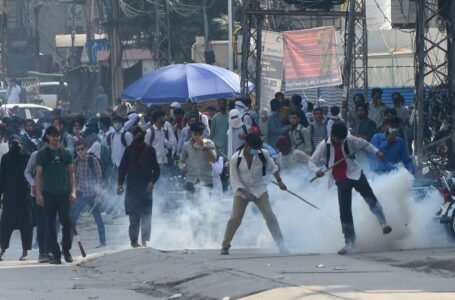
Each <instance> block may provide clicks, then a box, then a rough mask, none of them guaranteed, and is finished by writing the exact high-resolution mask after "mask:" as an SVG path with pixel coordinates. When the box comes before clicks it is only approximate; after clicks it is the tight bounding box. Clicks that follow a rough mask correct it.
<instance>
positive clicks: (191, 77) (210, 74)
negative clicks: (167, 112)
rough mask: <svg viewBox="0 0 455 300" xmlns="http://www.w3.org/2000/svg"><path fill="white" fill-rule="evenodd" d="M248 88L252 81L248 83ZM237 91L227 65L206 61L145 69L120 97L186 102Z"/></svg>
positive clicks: (236, 78)
mask: <svg viewBox="0 0 455 300" xmlns="http://www.w3.org/2000/svg"><path fill="white" fill-rule="evenodd" d="M249 89H250V90H251V89H252V84H251V83H250V84H249ZM238 95H240V77H239V76H238V75H237V74H235V73H234V72H231V71H229V70H227V69H224V68H221V67H216V66H212V65H207V64H176V65H170V66H167V67H163V68H161V69H159V70H157V71H154V72H152V73H148V74H146V75H144V76H143V77H141V78H140V79H138V80H136V81H135V82H134V83H132V84H131V85H130V86H129V87H127V88H126V89H125V90H124V91H123V93H122V98H123V99H131V100H134V99H141V100H142V101H143V102H144V103H171V102H174V101H178V102H181V103H183V102H186V101H187V100H188V99H192V100H197V101H202V100H210V99H217V98H229V97H235V96H238Z"/></svg>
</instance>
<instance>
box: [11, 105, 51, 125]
mask: <svg viewBox="0 0 455 300" xmlns="http://www.w3.org/2000/svg"><path fill="white" fill-rule="evenodd" d="M6 108H8V110H9V111H10V112H14V114H15V115H17V116H19V117H21V118H22V119H33V120H34V121H35V122H37V121H38V120H39V119H40V118H42V117H44V116H46V115H47V114H49V113H50V112H51V111H52V109H51V108H49V107H46V106H43V105H37V104H31V103H20V104H6Z"/></svg>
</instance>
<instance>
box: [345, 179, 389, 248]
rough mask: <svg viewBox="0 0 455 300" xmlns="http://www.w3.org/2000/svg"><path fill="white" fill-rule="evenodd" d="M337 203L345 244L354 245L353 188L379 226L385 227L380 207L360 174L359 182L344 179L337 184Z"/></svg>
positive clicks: (366, 181)
mask: <svg viewBox="0 0 455 300" xmlns="http://www.w3.org/2000/svg"><path fill="white" fill-rule="evenodd" d="M337 188H338V203H339V205H340V220H341V229H342V232H343V235H344V239H345V243H346V244H354V243H355V231H354V221H353V218H352V189H353V188H354V189H355V190H356V191H357V192H359V193H360V195H361V196H362V197H363V199H364V200H365V202H366V203H367V204H368V206H369V207H370V210H371V212H372V213H373V214H374V215H375V216H376V218H377V220H378V222H379V224H381V225H385V224H386V219H385V216H384V212H383V210H382V206H381V204H380V203H379V201H378V199H377V198H376V196H375V195H374V193H373V190H372V189H371V187H370V184H369V183H368V180H367V178H366V177H365V175H364V174H363V173H362V175H361V176H360V178H359V180H353V179H349V178H348V179H346V180H344V181H341V182H337Z"/></svg>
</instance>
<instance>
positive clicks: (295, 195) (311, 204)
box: [272, 181, 321, 210]
mask: <svg viewBox="0 0 455 300" xmlns="http://www.w3.org/2000/svg"><path fill="white" fill-rule="evenodd" d="M272 183H273V184H274V185H276V186H279V184H278V182H275V181H272ZM286 192H288V193H289V194H291V195H292V196H294V197H297V198H299V199H300V200H302V201H303V202H305V203H306V204H308V205H309V206H311V207H314V208H316V209H317V210H321V209H320V208H319V207H317V206H316V205H314V204H313V203H311V202H308V201H306V200H305V199H303V198H302V197H300V196H299V195H297V194H296V193H294V192H291V191H290V190H286Z"/></svg>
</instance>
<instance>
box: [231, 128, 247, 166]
mask: <svg viewBox="0 0 455 300" xmlns="http://www.w3.org/2000/svg"><path fill="white" fill-rule="evenodd" d="M244 128H245V127H244V126H243V125H242V126H240V127H239V128H230V129H229V130H228V132H227V136H228V158H230V157H232V155H234V153H235V151H237V149H238V148H239V147H240V146H242V145H243V144H244V143H245V140H244V139H241V138H240V137H239V136H240V135H241V134H243V135H244V136H246V135H247V134H248V130H249V129H250V128H249V127H248V126H246V132H245V130H244Z"/></svg>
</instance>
